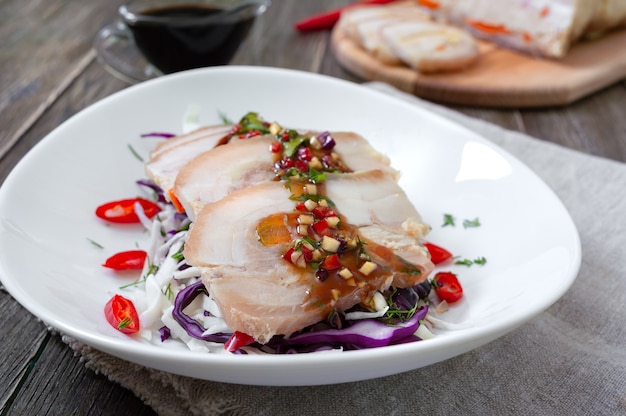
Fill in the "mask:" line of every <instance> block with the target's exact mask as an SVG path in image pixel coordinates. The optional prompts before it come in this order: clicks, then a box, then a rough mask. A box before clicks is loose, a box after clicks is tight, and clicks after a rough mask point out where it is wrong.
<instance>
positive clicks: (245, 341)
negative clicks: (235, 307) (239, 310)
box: [224, 331, 254, 352]
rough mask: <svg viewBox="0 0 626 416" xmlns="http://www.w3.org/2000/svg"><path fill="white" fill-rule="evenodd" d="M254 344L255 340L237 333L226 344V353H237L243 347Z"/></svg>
mask: <svg viewBox="0 0 626 416" xmlns="http://www.w3.org/2000/svg"><path fill="white" fill-rule="evenodd" d="M253 342H254V338H252V337H251V336H250V335H248V334H245V333H243V332H239V331H235V332H233V335H231V337H230V338H229V339H228V341H226V342H225V343H224V349H225V350H226V351H230V352H235V351H237V350H238V349H239V348H241V347H245V346H246V345H250V344H252V343H253Z"/></svg>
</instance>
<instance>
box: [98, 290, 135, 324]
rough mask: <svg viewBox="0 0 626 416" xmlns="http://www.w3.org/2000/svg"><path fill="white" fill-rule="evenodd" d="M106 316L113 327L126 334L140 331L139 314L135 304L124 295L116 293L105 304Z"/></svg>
mask: <svg viewBox="0 0 626 416" xmlns="http://www.w3.org/2000/svg"><path fill="white" fill-rule="evenodd" d="M104 316H105V317H106V320H107V322H109V324H111V326H112V327H113V328H115V329H117V330H118V331H120V332H122V333H124V334H134V333H135V332H137V331H139V315H137V310H136V309H135V305H133V302H132V301H130V300H128V299H126V298H125V297H123V296H120V295H115V296H113V297H112V298H111V299H110V300H109V301H108V302H107V304H106V305H104Z"/></svg>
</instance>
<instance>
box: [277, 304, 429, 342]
mask: <svg viewBox="0 0 626 416" xmlns="http://www.w3.org/2000/svg"><path fill="white" fill-rule="evenodd" d="M427 312H428V307H427V306H423V307H421V308H420V309H418V310H417V311H416V312H415V314H413V316H411V318H409V319H407V320H406V321H398V322H396V323H393V324H392V323H386V322H383V321H379V320H376V319H363V320H359V321H356V322H355V323H354V324H352V325H351V326H348V327H346V328H342V329H334V328H330V329H325V330H321V331H315V330H313V331H309V332H304V333H300V334H298V335H295V336H292V337H290V338H283V339H281V340H276V341H275V342H273V343H272V344H273V345H271V347H272V348H274V349H275V350H276V352H277V353H289V352H298V353H299V352H305V351H306V350H307V349H308V350H310V349H311V347H312V346H316V347H314V348H315V351H319V350H320V349H319V348H323V347H328V346H335V347H343V348H344V349H346V350H353V349H365V348H378V347H384V346H387V345H395V344H402V343H406V342H413V341H419V338H418V337H416V336H415V335H414V333H415V331H417V328H418V327H419V325H420V321H421V320H423V319H424V317H425V316H426V313H427ZM302 347H304V348H305V349H304V350H303V349H302Z"/></svg>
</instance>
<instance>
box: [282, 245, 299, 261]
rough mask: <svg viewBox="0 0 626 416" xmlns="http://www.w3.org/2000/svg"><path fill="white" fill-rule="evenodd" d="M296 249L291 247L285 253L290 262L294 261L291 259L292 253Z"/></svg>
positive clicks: (285, 257)
mask: <svg viewBox="0 0 626 416" xmlns="http://www.w3.org/2000/svg"><path fill="white" fill-rule="evenodd" d="M294 251H296V250H295V249H294V248H293V247H291V248H290V249H289V250H287V252H286V253H285V254H283V258H284V259H285V260H287V261H288V262H289V263H293V261H292V260H291V255H292V254H293V252H294Z"/></svg>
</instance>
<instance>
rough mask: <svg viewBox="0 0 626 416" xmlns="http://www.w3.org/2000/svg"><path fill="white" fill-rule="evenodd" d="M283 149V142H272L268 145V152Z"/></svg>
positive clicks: (276, 151) (277, 151)
mask: <svg viewBox="0 0 626 416" xmlns="http://www.w3.org/2000/svg"><path fill="white" fill-rule="evenodd" d="M282 151H283V144H282V143H281V142H272V144H271V145H270V152H272V153H279V152H282Z"/></svg>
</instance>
